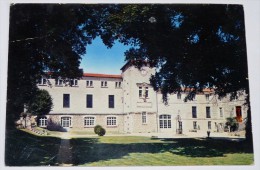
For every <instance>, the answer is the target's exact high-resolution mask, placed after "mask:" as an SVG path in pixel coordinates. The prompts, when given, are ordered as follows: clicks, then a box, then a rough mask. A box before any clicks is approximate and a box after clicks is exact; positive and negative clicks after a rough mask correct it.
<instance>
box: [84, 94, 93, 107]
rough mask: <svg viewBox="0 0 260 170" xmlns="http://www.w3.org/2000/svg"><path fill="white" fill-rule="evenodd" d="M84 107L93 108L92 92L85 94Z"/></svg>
mask: <svg viewBox="0 0 260 170" xmlns="http://www.w3.org/2000/svg"><path fill="white" fill-rule="evenodd" d="M86 107H87V108H93V95H92V94H87V103H86Z"/></svg>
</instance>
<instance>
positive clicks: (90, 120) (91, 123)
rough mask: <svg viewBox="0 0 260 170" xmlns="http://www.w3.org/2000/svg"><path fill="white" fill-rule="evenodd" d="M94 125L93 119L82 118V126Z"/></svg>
mask: <svg viewBox="0 0 260 170" xmlns="http://www.w3.org/2000/svg"><path fill="white" fill-rule="evenodd" d="M94 125H95V117H85V118H84V126H87V127H88V126H94Z"/></svg>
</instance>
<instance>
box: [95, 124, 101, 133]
mask: <svg viewBox="0 0 260 170" xmlns="http://www.w3.org/2000/svg"><path fill="white" fill-rule="evenodd" d="M101 128H102V126H100V125H96V126H95V127H94V132H95V134H98V133H99V131H100V129H101Z"/></svg>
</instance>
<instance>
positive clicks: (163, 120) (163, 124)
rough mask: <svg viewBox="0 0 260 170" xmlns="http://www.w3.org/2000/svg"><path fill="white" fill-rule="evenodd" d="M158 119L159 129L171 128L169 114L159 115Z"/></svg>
mask: <svg viewBox="0 0 260 170" xmlns="http://www.w3.org/2000/svg"><path fill="white" fill-rule="evenodd" d="M159 120H160V128H161V129H167V128H171V126H172V123H171V115H160V116H159Z"/></svg>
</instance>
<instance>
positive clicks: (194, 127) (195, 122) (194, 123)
mask: <svg viewBox="0 0 260 170" xmlns="http://www.w3.org/2000/svg"><path fill="white" fill-rule="evenodd" d="M193 129H198V127H197V121H193Z"/></svg>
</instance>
